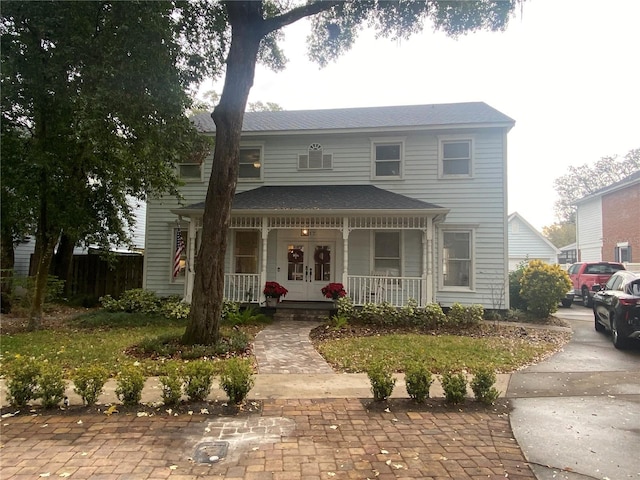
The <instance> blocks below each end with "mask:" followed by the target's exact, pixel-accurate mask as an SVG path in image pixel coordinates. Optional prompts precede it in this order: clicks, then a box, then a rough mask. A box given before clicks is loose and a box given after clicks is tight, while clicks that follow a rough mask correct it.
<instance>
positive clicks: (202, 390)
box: [183, 360, 214, 402]
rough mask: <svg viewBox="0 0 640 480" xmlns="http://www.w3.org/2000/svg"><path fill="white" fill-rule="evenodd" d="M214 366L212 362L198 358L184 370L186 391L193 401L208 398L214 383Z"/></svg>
mask: <svg viewBox="0 0 640 480" xmlns="http://www.w3.org/2000/svg"><path fill="white" fill-rule="evenodd" d="M213 372H214V368H213V365H212V364H211V363H210V362H206V361H204V360H197V361H195V362H190V363H187V364H186V365H185V367H184V370H183V381H184V391H185V394H186V395H187V398H188V399H189V400H191V401H197V402H201V401H204V400H206V398H207V396H208V395H209V392H210V391H211V385H212V384H213Z"/></svg>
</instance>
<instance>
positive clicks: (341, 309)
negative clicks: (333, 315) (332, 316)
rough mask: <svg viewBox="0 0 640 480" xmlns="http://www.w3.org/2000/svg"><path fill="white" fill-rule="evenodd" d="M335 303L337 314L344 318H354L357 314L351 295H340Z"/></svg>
mask: <svg viewBox="0 0 640 480" xmlns="http://www.w3.org/2000/svg"><path fill="white" fill-rule="evenodd" d="M336 305H337V307H338V312H337V315H338V316H341V317H345V318H353V319H356V318H357V317H358V314H357V313H356V308H355V307H354V306H353V300H351V297H342V298H339V299H338V300H336Z"/></svg>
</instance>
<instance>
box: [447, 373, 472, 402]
mask: <svg viewBox="0 0 640 480" xmlns="http://www.w3.org/2000/svg"><path fill="white" fill-rule="evenodd" d="M442 389H443V390H444V398H445V400H446V401H447V403H453V404H458V403H461V402H463V401H464V398H465V397H466V396H467V378H466V377H465V376H464V374H462V373H456V374H453V373H451V372H444V373H443V374H442Z"/></svg>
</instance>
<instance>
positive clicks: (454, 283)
mask: <svg viewBox="0 0 640 480" xmlns="http://www.w3.org/2000/svg"><path fill="white" fill-rule="evenodd" d="M472 242H473V232H472V231H471V230H455V231H454V230H450V231H443V232H442V286H443V287H463V288H472V287H473V285H472V279H473V258H472V252H473V245H472Z"/></svg>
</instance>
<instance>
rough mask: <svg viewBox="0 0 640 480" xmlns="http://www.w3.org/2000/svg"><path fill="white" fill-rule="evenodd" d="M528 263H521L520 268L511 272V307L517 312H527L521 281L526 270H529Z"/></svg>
mask: <svg viewBox="0 0 640 480" xmlns="http://www.w3.org/2000/svg"><path fill="white" fill-rule="evenodd" d="M527 263H528V262H527V261H524V262H520V263H519V264H518V268H516V269H515V270H514V271H513V272H509V302H510V305H509V307H510V308H512V309H515V310H526V309H527V301H526V300H525V299H524V298H523V297H522V295H520V288H521V286H520V280H521V279H522V274H523V273H524V269H525V268H527Z"/></svg>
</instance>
